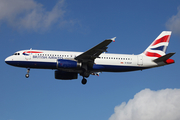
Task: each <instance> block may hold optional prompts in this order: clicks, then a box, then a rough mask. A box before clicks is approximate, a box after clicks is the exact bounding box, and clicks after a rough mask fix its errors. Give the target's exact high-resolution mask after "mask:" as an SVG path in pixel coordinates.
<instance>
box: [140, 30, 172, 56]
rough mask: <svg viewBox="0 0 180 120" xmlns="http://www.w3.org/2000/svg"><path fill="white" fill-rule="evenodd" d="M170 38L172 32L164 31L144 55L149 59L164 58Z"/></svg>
mask: <svg viewBox="0 0 180 120" xmlns="http://www.w3.org/2000/svg"><path fill="white" fill-rule="evenodd" d="M170 37H171V31H163V32H162V33H161V34H160V35H159V36H158V37H157V38H156V39H155V40H154V41H153V42H152V43H151V45H150V46H149V47H148V48H147V49H146V50H145V51H144V52H143V53H142V54H143V55H145V56H148V57H161V56H164V55H165V54H166V49H167V46H168V44H169V40H170Z"/></svg>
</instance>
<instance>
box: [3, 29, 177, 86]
mask: <svg viewBox="0 0 180 120" xmlns="http://www.w3.org/2000/svg"><path fill="white" fill-rule="evenodd" d="M170 36H171V31H163V32H162V33H161V34H160V35H159V36H158V37H157V38H156V39H155V40H154V41H153V42H152V43H151V44H150V46H149V47H148V48H147V49H146V50H145V51H144V52H143V53H141V54H138V55H134V54H132V55H129V54H110V53H106V52H107V48H108V47H107V46H108V45H109V44H110V43H111V42H114V41H115V38H116V37H114V38H111V39H106V40H104V41H103V42H101V43H99V44H98V45H96V46H95V47H93V48H91V49H89V50H87V51H86V52H70V51H48V50H32V49H30V50H21V51H17V52H15V53H14V54H13V55H11V56H9V57H7V58H6V59H5V62H6V63H7V64H9V65H12V66H16V67H23V68H27V74H26V75H25V77H26V78H28V77H29V72H30V69H31V68H38V69H53V70H55V79H61V80H72V79H77V78H78V74H79V75H80V76H82V77H83V79H82V81H81V83H82V84H83V85H85V84H86V83H87V80H86V78H88V77H89V76H90V75H96V76H99V73H101V72H128V71H136V70H143V69H149V68H154V67H159V66H164V65H169V64H172V63H174V60H173V59H170V57H171V56H173V55H174V54H175V53H168V54H166V49H167V47H168V44H169V40H170Z"/></svg>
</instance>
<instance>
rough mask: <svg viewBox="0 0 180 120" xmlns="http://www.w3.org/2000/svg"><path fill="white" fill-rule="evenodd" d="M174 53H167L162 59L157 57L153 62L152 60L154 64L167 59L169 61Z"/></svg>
mask: <svg viewBox="0 0 180 120" xmlns="http://www.w3.org/2000/svg"><path fill="white" fill-rule="evenodd" d="M174 54H175V53H168V54H166V55H164V56H162V57H159V58H157V59H155V60H153V61H154V62H162V61H166V60H167V59H169V58H170V57H171V56H173V55H174Z"/></svg>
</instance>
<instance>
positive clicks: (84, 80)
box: [81, 77, 87, 85]
mask: <svg viewBox="0 0 180 120" xmlns="http://www.w3.org/2000/svg"><path fill="white" fill-rule="evenodd" d="M81 83H82V84H83V85H85V84H86V83H87V80H86V79H85V78H84V77H83V79H82V81H81Z"/></svg>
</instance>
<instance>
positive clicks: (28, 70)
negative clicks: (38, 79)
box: [25, 68, 30, 78]
mask: <svg viewBox="0 0 180 120" xmlns="http://www.w3.org/2000/svg"><path fill="white" fill-rule="evenodd" d="M29 72H30V68H28V69H27V74H26V75H25V77H26V78H28V77H29Z"/></svg>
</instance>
